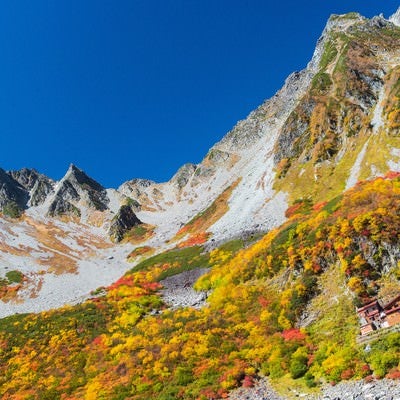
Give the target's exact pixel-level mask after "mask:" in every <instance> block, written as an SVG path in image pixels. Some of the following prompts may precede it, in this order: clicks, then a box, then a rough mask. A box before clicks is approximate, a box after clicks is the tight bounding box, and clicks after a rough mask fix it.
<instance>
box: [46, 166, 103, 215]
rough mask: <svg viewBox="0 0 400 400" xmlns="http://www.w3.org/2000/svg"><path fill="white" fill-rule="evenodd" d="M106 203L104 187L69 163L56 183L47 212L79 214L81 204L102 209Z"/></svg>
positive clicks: (50, 213) (51, 213)
mask: <svg viewBox="0 0 400 400" xmlns="http://www.w3.org/2000/svg"><path fill="white" fill-rule="evenodd" d="M108 203H109V199H108V196H107V191H106V189H105V188H104V187H103V186H102V185H100V184H99V183H98V182H96V181H95V180H94V179H92V178H90V177H89V176H88V175H87V174H86V173H85V172H84V171H83V170H81V169H79V168H78V167H76V166H75V165H74V164H71V165H70V166H69V168H68V171H67V173H66V174H65V176H64V177H63V178H62V179H61V181H60V182H59V183H58V184H57V187H56V193H55V195H54V199H53V201H52V202H51V204H50V207H49V209H48V214H49V215H50V216H54V215H62V214H67V215H75V216H80V215H81V210H80V208H81V206H83V207H88V208H92V209H95V210H99V211H104V210H106V209H107V205H108Z"/></svg>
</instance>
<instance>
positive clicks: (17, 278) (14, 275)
mask: <svg viewBox="0 0 400 400" xmlns="http://www.w3.org/2000/svg"><path fill="white" fill-rule="evenodd" d="M6 278H7V279H8V282H9V283H21V282H22V281H23V279H24V274H23V273H22V272H20V271H17V270H13V271H8V272H7V273H6Z"/></svg>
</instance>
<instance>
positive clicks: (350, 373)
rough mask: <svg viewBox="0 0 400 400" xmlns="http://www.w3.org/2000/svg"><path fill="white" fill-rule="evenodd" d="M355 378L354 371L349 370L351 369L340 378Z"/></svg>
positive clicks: (345, 371) (346, 370)
mask: <svg viewBox="0 0 400 400" xmlns="http://www.w3.org/2000/svg"><path fill="white" fill-rule="evenodd" d="M353 376H354V371H353V370H352V369H351V368H349V369H345V370H344V371H343V372H342V373H341V374H340V377H341V378H342V379H344V380H349V379H351V378H352V377H353Z"/></svg>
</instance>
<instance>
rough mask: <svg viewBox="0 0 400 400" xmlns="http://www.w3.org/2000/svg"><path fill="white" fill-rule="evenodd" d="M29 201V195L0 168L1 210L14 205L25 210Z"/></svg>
mask: <svg viewBox="0 0 400 400" xmlns="http://www.w3.org/2000/svg"><path fill="white" fill-rule="evenodd" d="M28 200H29V193H28V192H27V191H26V190H25V189H24V187H23V186H21V185H20V184H19V183H18V182H17V181H16V180H15V179H14V178H13V177H12V176H11V175H10V174H8V173H7V172H6V171H4V170H3V169H1V168H0V210H3V209H4V207H5V206H7V205H8V204H10V203H14V204H16V205H17V206H18V208H19V209H21V210H23V209H25V208H26V205H27V203H28Z"/></svg>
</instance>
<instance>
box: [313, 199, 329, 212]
mask: <svg viewBox="0 0 400 400" xmlns="http://www.w3.org/2000/svg"><path fill="white" fill-rule="evenodd" d="M327 204H328V202H327V201H322V202H321V203H317V204H314V205H313V210H314V211H320V210H322V209H323V208H324V207H325V206H326V205H327Z"/></svg>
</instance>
